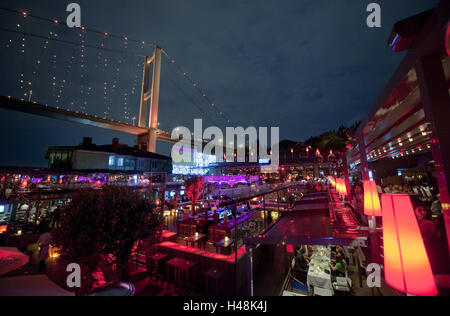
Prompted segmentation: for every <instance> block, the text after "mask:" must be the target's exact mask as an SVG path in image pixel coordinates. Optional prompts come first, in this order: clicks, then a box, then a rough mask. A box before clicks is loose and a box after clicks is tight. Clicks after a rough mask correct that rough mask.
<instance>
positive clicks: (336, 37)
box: [0, 0, 438, 167]
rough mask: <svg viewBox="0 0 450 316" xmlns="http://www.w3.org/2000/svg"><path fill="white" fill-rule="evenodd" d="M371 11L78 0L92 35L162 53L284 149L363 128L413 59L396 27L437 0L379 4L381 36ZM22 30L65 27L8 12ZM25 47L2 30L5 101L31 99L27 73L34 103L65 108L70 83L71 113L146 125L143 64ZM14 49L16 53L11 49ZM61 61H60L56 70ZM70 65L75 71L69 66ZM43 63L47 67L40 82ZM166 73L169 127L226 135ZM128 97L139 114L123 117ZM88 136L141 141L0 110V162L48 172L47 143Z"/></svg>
mask: <svg viewBox="0 0 450 316" xmlns="http://www.w3.org/2000/svg"><path fill="white" fill-rule="evenodd" d="M370 2H375V1H369V0H367V1H364V0H327V1H325V0H322V1H318V0H279V1H273V0H271V1H269V0H227V1H222V0H190V1H186V0H164V1H153V0H128V1H122V0H120V1H119V0H117V1H106V0H96V1H83V0H78V3H79V4H80V5H81V8H82V24H83V25H85V26H87V27H88V28H92V29H96V30H99V31H105V32H108V33H110V34H118V35H124V36H128V37H130V38H135V39H139V40H144V41H148V42H155V43H157V44H158V45H160V46H161V47H162V48H164V49H165V50H166V51H167V52H168V53H169V54H170V55H171V57H173V58H174V59H175V60H176V62H177V63H178V64H179V65H180V66H181V67H182V68H183V69H184V70H185V71H186V72H187V73H188V74H189V75H190V76H191V78H192V79H193V80H195V82H197V83H198V85H199V86H200V87H202V88H203V89H204V90H205V92H206V93H207V95H208V97H209V98H210V99H211V100H212V101H213V102H214V103H215V104H216V105H217V106H218V107H220V109H221V110H223V112H224V113H225V114H226V115H227V116H228V117H230V119H231V120H232V122H233V124H232V125H233V126H236V125H243V126H245V127H248V126H268V127H270V126H279V127H280V138H281V139H280V140H282V139H291V140H297V141H302V140H305V139H306V138H309V137H310V136H313V135H318V134H320V133H322V132H324V131H326V130H330V129H335V128H337V127H338V126H339V125H341V124H351V123H353V122H354V121H356V120H360V119H362V118H363V117H364V116H365V114H366V113H367V111H368V110H369V108H370V106H371V105H372V104H373V103H374V101H375V99H376V97H377V96H378V94H379V93H380V92H381V90H382V89H383V87H384V85H385V84H386V82H387V81H388V80H389V78H390V76H391V75H392V74H393V73H394V70H395V68H396V66H397V65H398V64H399V63H400V60H401V58H402V57H403V56H404V55H403V54H398V53H393V52H391V51H390V50H389V48H388V46H387V39H388V37H389V34H390V32H391V30H392V27H393V25H394V23H395V22H397V21H399V20H401V19H403V18H406V17H409V16H411V15H414V14H416V13H419V12H422V11H424V10H427V9H430V8H432V7H433V6H435V5H436V4H437V3H438V0H434V1H431V0H385V1H376V2H377V3H379V4H380V5H381V7H382V28H376V29H370V28H368V27H367V26H366V23H365V21H366V17H367V15H368V13H367V12H366V7H367V5H368V4H369V3H370ZM68 3H69V1H61V0H53V1H46V0H39V1H36V0H33V1H32V0H28V1H25V0H15V1H6V0H1V1H0V7H7V8H11V9H16V10H26V11H28V12H29V13H32V14H35V15H38V16H43V17H48V18H59V19H61V20H65V18H66V16H67V14H66V13H65V7H66V5H67V4H68ZM17 23H20V24H23V25H22V26H21V27H22V28H24V29H25V30H26V31H28V32H31V31H32V32H33V33H35V34H40V35H48V34H49V32H51V31H52V30H53V31H55V29H54V28H55V27H58V26H54V25H49V24H48V23H44V22H41V21H37V20H32V19H30V18H27V19H25V20H24V19H23V18H22V17H20V16H17V15H14V14H11V13H5V12H1V11H0V26H1V27H6V28H12V29H14V28H15V27H16V24H17ZM59 27H60V29H59V30H57V31H56V32H58V36H59V38H63V39H67V40H74V41H77V40H78V41H79V40H80V39H79V30H71V29H68V28H66V27H62V26H59ZM20 39H21V38H20V37H19V36H18V35H16V34H12V33H8V32H4V31H0V47H1V50H0V60H1V65H0V74H1V76H0V94H2V95H13V96H19V95H21V94H23V92H24V90H26V89H20V87H19V85H20V83H19V78H20V77H19V76H20V74H21V73H25V75H26V76H28V78H26V81H28V80H30V81H33V87H34V90H33V95H34V97H35V98H36V99H33V100H36V101H38V102H40V103H44V104H45V103H47V104H48V105H52V106H56V103H55V100H56V95H57V94H58V90H59V89H58V88H55V87H52V85H51V80H52V78H53V77H56V78H57V87H59V86H60V85H61V80H62V78H66V79H67V82H68V83H67V85H66V86H65V87H63V90H64V92H63V93H62V95H63V96H62V97H61V103H60V106H61V107H69V106H70V103H71V102H73V101H74V100H77V101H75V104H74V105H72V106H73V109H75V110H76V109H77V107H78V106H79V104H78V102H79V101H80V100H85V99H86V100H87V101H88V105H87V106H86V111H87V112H89V113H91V114H98V115H102V113H104V111H107V112H108V117H110V118H114V119H116V120H122V121H126V119H125V117H126V116H128V117H129V120H131V117H133V116H137V111H138V106H139V105H138V94H139V92H140V80H141V68H139V67H138V64H139V63H141V62H142V58H138V57H135V56H128V55H121V54H113V53H107V52H105V53H104V55H100V57H99V55H98V50H89V49H87V51H86V52H85V55H84V59H81V52H80V48H79V47H78V48H74V47H72V46H70V45H62V44H51V45H49V47H48V48H47V49H46V50H44V49H43V41H42V40H41V39H32V38H30V39H28V38H27V42H26V45H27V46H26V52H25V53H24V54H20V46H19V43H20ZM84 39H85V43H86V44H93V45H100V44H101V43H102V41H103V43H104V45H105V47H111V48H115V49H125V44H124V42H123V41H120V40H112V39H106V40H104V39H103V38H102V36H98V35H92V34H87V35H85V38H84ZM9 40H13V41H14V43H15V44H14V45H15V46H14V45H13V46H12V47H9V48H7V46H6V45H7V43H8V41H9ZM126 49H127V51H130V52H136V53H141V54H148V55H149V54H151V48H149V47H148V48H146V49H142V48H141V47H139V46H138V45H134V44H131V43H129V44H128V45H127V47H126ZM54 55H57V56H58V57H57V59H56V61H55V62H54V63H52V62H53V60H52V56H54ZM71 56H74V59H73V63H72V68H68V65H69V61H70V60H71ZM103 58H105V59H107V62H106V63H107V65H108V66H107V67H105V68H106V69H103V68H102V67H104V65H103V62H102V60H103ZM37 59H41V60H42V64H41V66H40V69H38V70H37V74H34V75H32V70H30V69H33V67H35V66H36V65H35V64H34V62H35V60H37ZM99 60H100V62H99ZM83 63H84V68H83V69H84V70H83V71H81V70H80V65H81V64H83ZM53 66H55V67H56V68H54V67H53ZM162 66H163V68H162V83H161V84H162V86H161V99H160V123H161V125H160V128H161V129H164V130H166V131H169V132H170V131H171V130H172V129H173V128H174V127H176V126H182V125H183V126H187V127H190V126H192V124H193V119H194V118H204V124H205V125H216V124H217V125H219V126H220V127H224V126H225V122H224V120H222V119H221V118H220V116H218V115H217V113H216V112H215V111H214V110H213V109H212V108H211V106H210V105H208V104H207V103H206V102H205V100H204V99H202V97H201V96H200V95H199V94H198V93H197V92H196V91H195V89H194V88H193V87H192V85H191V84H189V82H187V81H186V80H185V79H184V78H183V77H182V76H181V74H180V73H179V72H177V70H176V68H175V67H174V66H173V65H171V64H170V63H169V62H168V60H167V59H164V62H163V65H162ZM117 69H120V70H119V71H117ZM82 74H84V76H85V77H84V79H80V78H81V77H80V76H81V75H82ZM136 78H138V80H137V81H136ZM114 81H116V82H115V83H114ZM104 82H106V83H107V85H108V87H109V88H108V91H107V93H108V94H107V97H108V101H107V102H104V100H102V98H103V92H104V91H103V90H102V89H103V85H104ZM82 85H84V86H85V87H86V88H87V87H91V88H92V91H93V92H92V93H91V95H90V96H86V92H85V94H84V96H83V97H80V93H81V92H80V90H81V88H80V87H81V86H82ZM113 86H115V87H113ZM86 88H85V89H86ZM133 88H135V91H136V93H135V94H134V95H132V93H131V91H132V90H133ZM125 93H128V104H129V111H128V112H130V113H131V114H130V115H127V114H126V113H125V112H127V111H125V110H124V95H125ZM111 100H112V101H111ZM108 107H109V109H108ZM198 107H200V109H201V110H199V109H198ZM205 113H206V114H205ZM83 136H90V137H93V138H94V142H95V143H97V144H105V143H109V142H110V141H111V139H112V138H113V137H119V138H120V140H121V143H127V144H129V145H134V144H135V142H136V140H135V137H134V136H130V135H124V134H119V133H116V132H112V131H105V130H102V129H97V128H92V127H86V126H83V125H78V124H72V123H67V122H63V121H57V120H52V119H47V118H42V117H37V116H31V115H25V114H22V113H16V112H11V111H6V110H0V148H1V154H0V165H14V166H41V167H42V166H46V161H45V160H44V152H45V149H46V148H47V147H48V146H56V145H64V146H66V145H77V144H79V143H80V141H81V139H82V137H83ZM169 148H170V147H169V145H168V144H164V143H158V151H159V152H160V153H163V154H168V153H169Z"/></svg>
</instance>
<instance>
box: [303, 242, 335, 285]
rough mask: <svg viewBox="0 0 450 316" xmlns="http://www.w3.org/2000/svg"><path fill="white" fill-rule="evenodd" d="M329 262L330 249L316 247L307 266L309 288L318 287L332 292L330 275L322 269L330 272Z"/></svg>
mask: <svg viewBox="0 0 450 316" xmlns="http://www.w3.org/2000/svg"><path fill="white" fill-rule="evenodd" d="M330 262H331V249H330V248H326V247H322V246H316V248H315V249H314V252H313V254H312V256H311V262H310V264H309V270H308V277H307V282H308V286H309V287H310V288H311V287H320V288H323V289H329V290H331V291H333V284H332V282H331V274H328V273H326V272H325V271H324V269H327V270H328V271H330V266H329V263H330Z"/></svg>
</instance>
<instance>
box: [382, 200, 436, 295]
mask: <svg viewBox="0 0 450 316" xmlns="http://www.w3.org/2000/svg"><path fill="white" fill-rule="evenodd" d="M382 206H383V242H384V267H385V278H386V282H387V284H389V285H390V286H391V287H393V288H394V289H396V290H398V291H401V292H404V293H407V294H412V295H420V296H435V295H437V294H438V291H437V288H436V283H435V280H434V277H433V273H432V271H431V267H430V262H429V260H428V256H427V252H426V250H425V246H424V243H423V239H422V235H421V234H420V230H419V225H418V223H417V219H416V217H415V215H414V210H413V207H412V204H411V199H410V198H409V195H407V194H383V195H382Z"/></svg>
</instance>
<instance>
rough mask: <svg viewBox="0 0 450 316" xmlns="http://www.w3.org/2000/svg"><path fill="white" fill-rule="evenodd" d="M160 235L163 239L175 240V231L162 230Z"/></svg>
mask: <svg viewBox="0 0 450 316" xmlns="http://www.w3.org/2000/svg"><path fill="white" fill-rule="evenodd" d="M161 237H162V240H163V241H171V242H177V233H174V232H171V231H168V230H165V231H163V233H162V236H161Z"/></svg>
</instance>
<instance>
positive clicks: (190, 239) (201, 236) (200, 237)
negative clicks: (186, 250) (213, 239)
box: [184, 234, 207, 248]
mask: <svg viewBox="0 0 450 316" xmlns="http://www.w3.org/2000/svg"><path fill="white" fill-rule="evenodd" d="M206 237H207V236H206V235H205V234H195V235H193V236H191V237H188V238H186V239H185V240H184V241H185V242H186V246H188V245H189V243H191V244H192V247H195V244H196V243H197V244H198V248H201V244H200V243H201V242H202V241H203V247H205V244H206V243H205V242H204V239H206Z"/></svg>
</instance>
